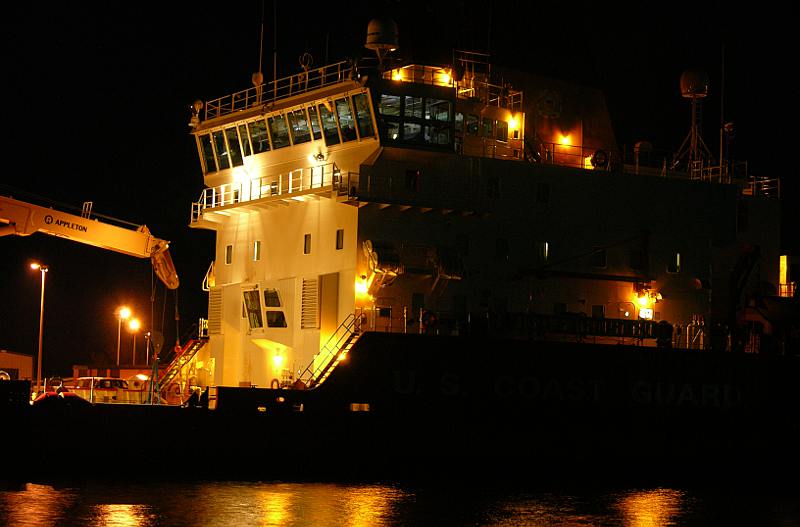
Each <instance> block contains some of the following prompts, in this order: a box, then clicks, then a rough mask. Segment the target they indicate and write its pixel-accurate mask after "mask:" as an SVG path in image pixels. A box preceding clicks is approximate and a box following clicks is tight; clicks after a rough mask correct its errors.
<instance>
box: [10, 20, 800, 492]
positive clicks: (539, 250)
mask: <svg viewBox="0 0 800 527" xmlns="http://www.w3.org/2000/svg"><path fill="white" fill-rule="evenodd" d="M365 47H366V49H369V50H373V51H374V52H375V55H376V56H375V57H374V58H371V57H359V58H358V59H357V60H356V59H349V60H345V61H341V62H336V63H333V64H327V65H323V66H319V67H315V66H314V65H313V61H312V60H310V58H309V57H305V59H304V60H301V65H302V71H301V72H299V73H296V74H293V75H290V76H288V77H285V78H281V79H274V80H272V81H270V82H264V79H263V75H262V74H260V73H257V74H255V75H254V76H253V86H251V87H249V88H246V89H244V90H242V91H238V92H236V93H232V94H228V95H225V96H222V97H219V98H216V99H209V100H206V101H201V100H198V101H196V102H195V103H194V104H192V105H191V108H190V110H191V115H190V122H189V128H190V133H191V137H192V139H193V141H194V142H195V144H196V147H197V152H198V157H199V161H200V166H201V169H202V174H203V180H204V189H203V191H202V193H201V195H200V196H199V198H198V200H197V201H196V202H194V203H192V204H191V211H190V221H189V227H191V228H194V229H203V230H209V231H212V232H213V233H214V236H215V257H214V260H213V261H212V262H210V263H209V264H208V271H207V273H206V276H205V279H204V281H203V284H202V287H203V289H204V290H205V291H207V293H208V317H207V318H206V319H203V320H202V321H201V323H200V324H199V327H198V332H197V334H196V335H195V337H194V338H192V339H191V340H189V341H187V342H186V343H185V344H184V345H182V346H178V347H176V349H175V350H172V351H171V352H170V354H166V353H165V354H164V357H162V360H163V363H164V364H165V367H164V368H163V369H162V370H161V371H160V372H156V373H154V376H153V380H156V379H157V380H158V381H159V382H158V383H154V385H155V386H157V388H156V390H162V395H165V399H170V400H172V401H176V402H178V403H180V404H177V405H159V404H150V405H103V404H93V405H91V406H90V407H80V408H72V409H69V410H68V411H67V412H62V413H58V412H56V411H55V410H47V411H45V410H41V411H39V412H38V413H37V412H36V411H33V413H31V414H28V411H27V410H26V417H25V419H26V420H29V421H26V422H28V424H29V425H30V426H31V427H33V430H32V431H31V432H30V434H29V435H28V434H26V436H28V437H34V438H40V437H44V436H45V435H46V434H45V433H44V432H45V430H46V429H52V428H53V427H56V428H57V427H59V426H62V427H67V426H68V427H70V428H72V427H78V428H79V429H82V428H83V427H90V428H93V429H94V430H96V433H95V434H94V436H93V438H92V439H91V440H89V441H87V440H86V438H85V437H81V438H78V437H66V438H64V437H62V438H60V439H59V440H58V441H55V442H54V441H49V440H40V439H36V440H35V441H34V443H32V444H29V445H28V448H30V449H31V452H44V454H42V455H41V457H40V459H41V460H42V461H41V462H40V468H41V465H47V464H48V463H51V462H52V460H54V459H58V458H60V459H64V456H72V457H74V458H75V459H86V456H95V458H97V457H98V456H100V457H102V456H103V455H104V454H103V453H105V454H107V455H112V454H113V452H115V451H124V452H126V453H129V454H130V455H131V456H135V457H136V458H137V459H140V460H149V461H151V462H152V463H151V464H150V465H149V466H151V467H153V466H160V467H162V468H163V467H165V466H170V467H171V466H173V464H174V461H175V460H176V457H175V456H176V452H178V453H179V454H180V456H179V459H180V460H182V461H181V462H184V461H185V462H186V463H187V466H191V467H192V469H191V470H192V471H195V472H209V473H216V472H215V471H222V472H225V471H232V473H240V474H241V473H255V474H258V475H262V476H265V477H267V476H274V475H276V474H285V473H286V472H285V471H287V470H288V471H290V473H303V474H306V473H315V471H324V470H325V469H328V470H333V469H334V468H335V469H336V470H344V471H351V470H355V467H359V468H360V469H376V468H378V467H380V468H381V469H385V470H387V471H388V470H392V469H395V470H397V469H402V468H408V467H412V466H413V467H415V468H416V469H419V468H424V467H432V466H435V467H449V468H450V469H460V470H464V469H465V467H468V466H469V467H475V466H478V465H480V466H482V467H483V468H487V467H499V466H502V467H508V466H509V463H510V464H511V465H510V466H512V467H516V468H519V470H521V471H523V472H524V473H531V471H535V470H542V469H543V468H544V467H546V466H550V467H552V468H554V469H558V467H564V466H565V463H567V462H572V463H577V464H579V465H581V466H594V464H596V463H598V462H600V461H603V460H605V461H608V460H610V459H614V460H619V459H623V458H624V459H626V460H628V461H629V462H630V464H631V465H632V466H634V465H636V466H638V465H639V464H645V465H648V466H654V465H655V464H656V463H660V464H662V465H663V466H665V467H667V466H673V467H674V466H680V467H682V468H689V467H694V468H695V469H698V468H699V469H703V467H707V466H710V465H709V464H710V463H716V465H715V466H716V467H718V468H719V467H728V468H731V467H733V466H736V467H739V468H741V467H742V466H743V465H744V464H745V462H747V464H749V465H751V466H764V465H765V464H768V465H769V466H772V464H773V463H781V466H786V467H789V466H793V465H792V463H794V464H795V465H796V464H797V454H796V451H795V450H796V449H793V448H792V446H791V445H793V444H796V441H797V440H798V439H800V412H798V409H800V394H799V393H798V390H797V388H796V386H797V379H798V374H800V357H799V356H798V353H800V350H799V349H798V320H800V317H798V315H797V313H798V307H797V305H798V291H797V288H796V282H795V281H793V274H794V273H792V270H793V269H794V268H795V267H796V266H795V267H793V263H794V260H792V257H791V255H781V254H780V240H779V224H780V207H779V205H780V202H779V199H778V198H779V184H778V183H779V182H778V180H777V178H765V177H759V176H754V175H751V174H749V172H748V170H747V165H746V163H741V162H738V161H735V160H732V159H728V158H727V157H726V156H724V155H721V156H720V157H719V158H716V159H715V158H714V157H713V156H712V155H711V154H710V151H709V149H708V148H707V147H706V145H705V143H704V142H703V140H702V137H701V136H700V133H699V127H698V126H697V123H696V122H695V119H694V118H695V116H696V115H697V111H696V108H697V106H698V105H700V104H701V103H702V99H703V98H704V97H705V96H706V95H707V89H708V79H707V76H704V74H703V73H702V72H699V71H694V70H687V71H686V72H685V73H684V75H683V76H682V77H681V79H680V86H681V93H682V95H683V96H684V97H685V98H686V99H687V101H689V102H690V103H691V108H692V116H693V119H692V126H691V128H690V131H689V135H688V136H687V138H686V141H684V144H683V146H682V147H681V149H680V150H679V151H678V152H677V153H665V152H660V151H657V150H655V149H654V148H653V146H652V145H651V144H649V143H647V142H645V141H642V142H639V143H637V144H636V145H635V147H634V148H633V149H632V150H631V151H626V150H624V149H620V148H619V147H618V145H617V143H616V140H615V138H614V134H613V132H612V128H611V125H610V118H609V116H608V112H607V110H606V108H605V104H604V102H603V97H602V95H601V94H600V93H599V92H597V91H596V90H592V89H589V88H585V87H581V86H575V85H572V84H569V83H565V82H562V81H557V80H552V79H547V78H543V77H539V76H536V75H532V74H529V73H525V72H519V71H514V70H511V69H498V68H493V66H492V64H491V61H490V57H489V56H488V55H486V54H483V53H479V52H472V51H464V50H454V51H453V53H452V59H451V60H450V61H449V63H447V64H441V63H427V62H414V61H408V60H404V59H400V58H397V57H395V56H394V54H393V52H394V51H395V50H396V49H397V47H398V29H397V26H396V24H394V22H392V21H391V20H389V19H385V18H378V19H374V20H373V21H371V22H370V24H369V26H368V35H367V41H366V46H365ZM628 154H630V155H628ZM155 363H156V364H157V363H158V362H157V361H155ZM191 394H195V395H194V396H193V397H192V398H191V399H190V395H191ZM199 394H202V396H200V397H199V398H198V397H196V396H197V395H199ZM40 414H41V415H47V416H48V420H49V421H47V422H45V421H44V420H42V419H39V418H37V417H36V416H37V415H40ZM53 420H57V424H54V421H53ZM98 428H99V430H98ZM122 430H127V432H125V433H122V432H121V431H122ZM135 430H139V431H142V430H147V431H152V433H153V434H155V437H156V438H168V439H169V440H170V443H171V444H172V445H173V446H174V448H165V447H164V446H163V444H161V443H156V442H149V441H148V440H147V439H145V438H144V437H143V435H142V434H141V433H134V432H133V431H135ZM99 451H100V452H102V453H98V452H99ZM732 456H734V457H735V459H736V460H737V461H736V462H735V463H731V459H732ZM154 460H157V461H154ZM437 470H439V469H437ZM226 473H227V472H226Z"/></svg>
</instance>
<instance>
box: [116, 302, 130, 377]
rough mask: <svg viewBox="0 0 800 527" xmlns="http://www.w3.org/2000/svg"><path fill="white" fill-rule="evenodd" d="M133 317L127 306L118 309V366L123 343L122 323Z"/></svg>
mask: <svg viewBox="0 0 800 527" xmlns="http://www.w3.org/2000/svg"><path fill="white" fill-rule="evenodd" d="M130 316H131V310H130V309H129V308H127V307H125V306H123V307H121V308H119V309H117V322H118V324H117V366H119V348H120V342H121V341H122V321H123V320H127V319H128V318H130Z"/></svg>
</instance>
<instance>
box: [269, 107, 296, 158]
mask: <svg viewBox="0 0 800 527" xmlns="http://www.w3.org/2000/svg"><path fill="white" fill-rule="evenodd" d="M267 122H268V123H269V133H270V135H272V148H274V149H276V150H277V149H278V148H283V147H284V146H289V144H290V143H289V127H287V126H286V119H285V118H284V116H283V114H278V115H273V116H272V117H270V118H269V119H267Z"/></svg>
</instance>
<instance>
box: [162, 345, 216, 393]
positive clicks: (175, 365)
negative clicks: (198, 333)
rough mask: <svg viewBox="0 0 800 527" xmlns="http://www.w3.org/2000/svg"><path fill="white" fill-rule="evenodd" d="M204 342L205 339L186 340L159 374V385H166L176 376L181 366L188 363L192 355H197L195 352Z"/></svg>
mask: <svg viewBox="0 0 800 527" xmlns="http://www.w3.org/2000/svg"><path fill="white" fill-rule="evenodd" d="M205 344H206V340H205V339H192V340H190V341H189V342H187V343H186V344H185V345H184V346H183V348H181V351H180V353H178V354H177V355H176V356H175V358H174V359H172V362H170V363H169V366H167V367H166V368H164V369H163V370H162V372H161V374H160V375H159V376H158V384H159V386H161V387H166V386H167V385H169V384H170V383H171V382H172V381H173V380H174V379H175V377H177V376H178V374H179V373H180V371H181V370H182V369H183V367H184V366H186V365H187V364H189V362H190V361H191V360H192V359H193V358H194V356H195V355H197V352H198V351H200V348H202V347H203V346H205Z"/></svg>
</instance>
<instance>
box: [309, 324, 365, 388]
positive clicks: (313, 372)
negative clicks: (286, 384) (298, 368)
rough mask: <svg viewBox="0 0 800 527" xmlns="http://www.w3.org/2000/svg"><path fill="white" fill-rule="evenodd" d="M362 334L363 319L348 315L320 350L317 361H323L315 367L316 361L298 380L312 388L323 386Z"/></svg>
mask: <svg viewBox="0 0 800 527" xmlns="http://www.w3.org/2000/svg"><path fill="white" fill-rule="evenodd" d="M360 333H361V317H360V316H359V317H356V315H355V314H353V313H351V314H349V315H347V318H345V319H344V322H342V323H341V324H340V325H339V327H338V328H337V329H336V331H335V332H334V333H333V335H331V338H329V339H328V342H326V343H325V345H324V346H322V348H321V349H320V350H319V353H318V354H317V355H316V356H315V359H317V360H319V359H322V360H321V361H320V362H319V364H318V365H317V367H316V368H315V367H314V362H315V360H312V361H311V363H310V364H309V365H308V366H307V367H306V369H305V370H303V373H301V374H300V375H298V377H297V379H298V380H299V381H302V382H303V383H304V384H305V385H306V386H307V387H309V388H312V387H315V386H318V385H320V384H322V383H323V382H324V381H325V379H327V378H328V376H329V375H330V374H331V372H332V371H333V370H334V369H335V368H336V366H337V365H338V364H339V363H340V362H341V361H342V360H343V359H344V358H345V357H346V356H347V354H348V352H349V351H350V350H351V349H352V347H353V344H355V342H356V340H358V336H359V334H360Z"/></svg>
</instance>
